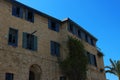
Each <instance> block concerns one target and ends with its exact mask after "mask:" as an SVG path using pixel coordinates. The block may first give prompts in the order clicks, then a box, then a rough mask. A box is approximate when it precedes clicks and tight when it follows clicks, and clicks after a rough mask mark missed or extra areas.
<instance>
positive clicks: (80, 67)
mask: <svg viewBox="0 0 120 80" xmlns="http://www.w3.org/2000/svg"><path fill="white" fill-rule="evenodd" d="M67 45H68V49H69V55H68V57H67V58H66V59H65V60H64V61H62V62H60V67H61V69H62V71H63V73H64V74H65V75H66V76H67V77H68V79H69V80H85V79H86V72H87V64H88V60H87V57H86V55H85V50H84V46H83V44H82V43H81V41H79V40H78V39H75V38H72V37H69V38H68V43H67Z"/></svg>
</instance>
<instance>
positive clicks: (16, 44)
mask: <svg viewBox="0 0 120 80" xmlns="http://www.w3.org/2000/svg"><path fill="white" fill-rule="evenodd" d="M15 46H18V30H16V34H15Z"/></svg>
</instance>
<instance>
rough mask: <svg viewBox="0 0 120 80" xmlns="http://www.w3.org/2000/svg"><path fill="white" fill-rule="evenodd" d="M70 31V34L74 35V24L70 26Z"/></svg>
mask: <svg viewBox="0 0 120 80" xmlns="http://www.w3.org/2000/svg"><path fill="white" fill-rule="evenodd" d="M68 30H69V31H70V32H72V33H74V28H73V25H72V24H69V26H68Z"/></svg>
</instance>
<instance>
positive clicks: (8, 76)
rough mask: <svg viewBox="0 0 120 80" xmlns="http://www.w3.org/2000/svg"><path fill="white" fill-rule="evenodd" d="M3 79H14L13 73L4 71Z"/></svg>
mask: <svg viewBox="0 0 120 80" xmlns="http://www.w3.org/2000/svg"><path fill="white" fill-rule="evenodd" d="M9 78H10V79H9ZM5 80H14V74H13V73H5Z"/></svg>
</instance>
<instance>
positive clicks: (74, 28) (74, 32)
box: [73, 26, 77, 35]
mask: <svg viewBox="0 0 120 80" xmlns="http://www.w3.org/2000/svg"><path fill="white" fill-rule="evenodd" d="M73 34H75V35H77V31H76V27H75V26H73Z"/></svg>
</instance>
